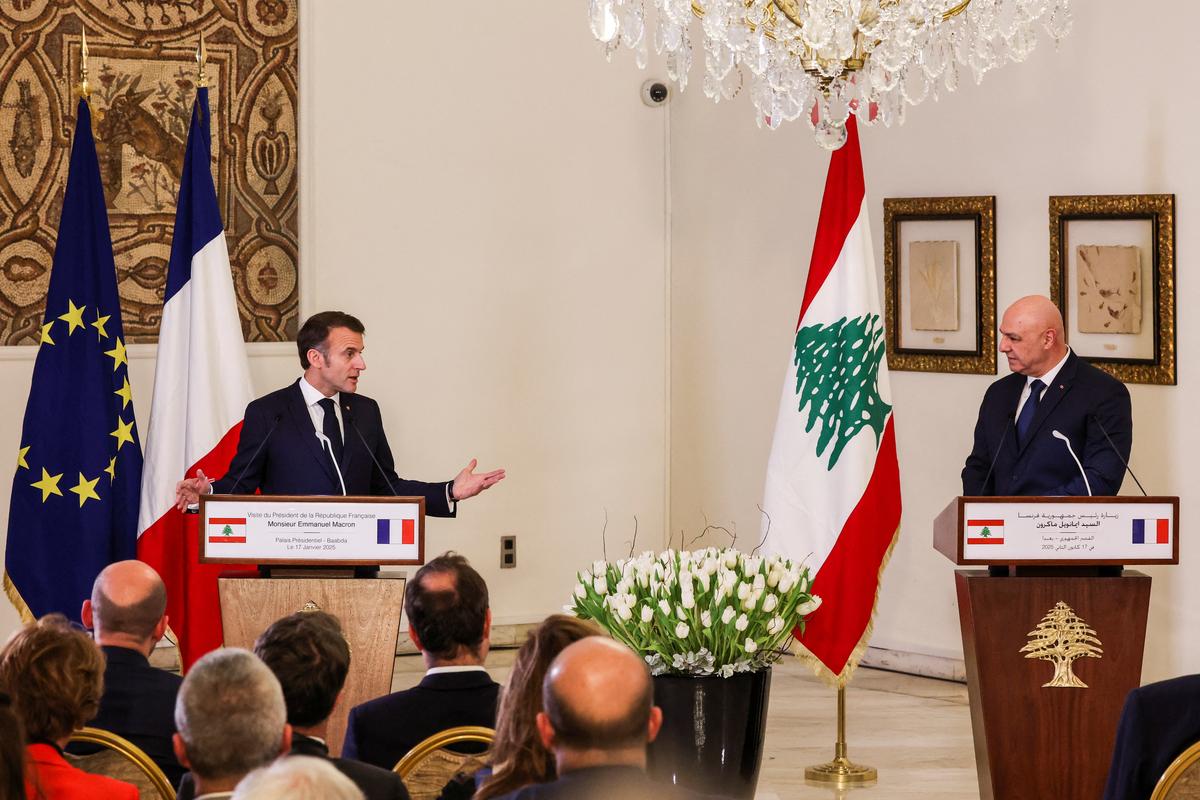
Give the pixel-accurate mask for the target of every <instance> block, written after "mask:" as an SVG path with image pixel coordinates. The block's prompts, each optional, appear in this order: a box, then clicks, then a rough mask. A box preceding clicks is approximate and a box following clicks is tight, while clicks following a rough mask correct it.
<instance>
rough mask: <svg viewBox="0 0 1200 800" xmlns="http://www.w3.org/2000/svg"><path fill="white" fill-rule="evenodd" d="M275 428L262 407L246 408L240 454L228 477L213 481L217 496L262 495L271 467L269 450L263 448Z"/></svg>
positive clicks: (237, 455) (250, 406)
mask: <svg viewBox="0 0 1200 800" xmlns="http://www.w3.org/2000/svg"><path fill="white" fill-rule="evenodd" d="M273 426H274V420H272V419H268V417H267V412H266V411H265V410H264V409H263V406H262V404H261V403H259V402H257V401H256V402H253V403H251V404H250V405H248V406H246V414H245V417H244V418H243V421H242V433H241V435H240V436H239V437H238V446H237V452H236V453H235V454H234V456H233V460H232V461H230V462H229V469H228V470H226V472H225V475H224V477H222V478H220V479H219V480H215V481H213V484H212V491H213V494H254V493H255V492H256V491H258V489H259V487H260V486H261V485H262V479H263V474H264V472H265V471H266V464H267V449H266V448H265V447H261V445H262V444H263V442H264V441H266V438H267V437H268V436H270V435H271V428H272V427H273ZM238 476H241V477H240V479H239V477H238ZM235 483H236V484H237V486H236V487H235V486H234V484H235Z"/></svg>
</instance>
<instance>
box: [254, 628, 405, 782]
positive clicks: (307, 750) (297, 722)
mask: <svg viewBox="0 0 1200 800" xmlns="http://www.w3.org/2000/svg"><path fill="white" fill-rule="evenodd" d="M254 653H255V655H257V656H258V657H259V658H261V659H262V661H263V663H264V664H266V665H267V666H268V667H269V668H270V670H271V672H273V673H275V677H276V678H278V679H279V683H280V684H281V685H282V686H283V699H284V703H285V704H286V705H287V720H288V723H290V724H291V726H292V750H291V755H293V756H313V757H315V758H319V759H323V760H326V761H329V762H330V763H331V764H332V765H333V766H334V767H336V768H337V769H338V770H340V771H341V772H342V774H344V775H345V776H346V777H347V778H349V779H350V780H351V781H353V783H354V785H356V786H358V788H359V789H361V790H362V793H363V795H365V796H366V798H367V800H408V791H407V790H406V789H405V788H404V783H403V781H401V780H400V776H399V775H397V774H396V773H394V772H392V771H391V770H386V769H382V768H381V767H376V766H373V765H371V764H364V763H362V762H360V761H350V760H348V759H341V758H333V759H331V758H330V757H329V748H328V747H327V746H326V744H325V736H326V733H327V731H328V728H329V715H330V714H332V713H333V708H334V705H336V703H337V701H338V698H339V697H340V696H341V692H342V686H343V685H344V684H345V683H346V673H348V672H349V671H350V646H349V645H348V644H346V640H345V638H343V636H342V629H341V625H339V623H338V621H337V618H336V617H333V616H331V615H329V614H326V613H324V612H322V611H314V612H309V613H306V612H300V613H297V614H292V615H291V616H287V617H284V618H283V619H280V620H277V621H276V622H274V623H272V625H271V627H269V628H267V629H266V630H265V631H263V634H262V635H261V636H259V637H258V641H256V642H255V643H254ZM271 771H272V772H274V771H276V768H275V767H273V768H271ZM307 774H310V773H309V772H304V773H302V772H299V771H297V772H296V773H295V775H296V776H297V777H296V779H297V780H300V779H301V778H302V777H303V776H304V775H307ZM271 785H272V786H283V785H284V784H282V783H279V782H278V781H275V779H272V783H271ZM237 796H241V794H240V789H239V794H238V795H237ZM247 796H249V795H247ZM256 796H257V795H256ZM263 796H264V797H266V796H267V795H263ZM270 796H271V797H274V796H275V795H270ZM280 796H282V795H280ZM314 796H316V795H314Z"/></svg>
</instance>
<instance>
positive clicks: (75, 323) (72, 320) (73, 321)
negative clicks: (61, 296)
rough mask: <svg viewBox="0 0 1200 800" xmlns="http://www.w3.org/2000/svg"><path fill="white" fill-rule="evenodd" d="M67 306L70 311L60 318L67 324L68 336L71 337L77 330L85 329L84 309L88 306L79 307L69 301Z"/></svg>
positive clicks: (60, 315)
mask: <svg viewBox="0 0 1200 800" xmlns="http://www.w3.org/2000/svg"><path fill="white" fill-rule="evenodd" d="M67 306H68V307H69V308H70V310H69V311H67V313H65V314H59V315H58V318H59V319H61V320H62V321H63V322H65V323H67V336H70V335H71V334H72V333H74V332H75V329H76V328H82V327H83V324H84V323H83V309H85V308H87V306H82V307H81V306H77V305H75V301H73V300H68V301H67Z"/></svg>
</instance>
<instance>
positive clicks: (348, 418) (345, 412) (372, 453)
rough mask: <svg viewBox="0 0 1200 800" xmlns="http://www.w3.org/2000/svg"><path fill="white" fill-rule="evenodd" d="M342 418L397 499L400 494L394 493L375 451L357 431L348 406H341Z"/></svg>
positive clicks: (393, 488) (394, 490)
mask: <svg viewBox="0 0 1200 800" xmlns="http://www.w3.org/2000/svg"><path fill="white" fill-rule="evenodd" d="M342 416H343V417H345V419H346V421H347V422H349V423H350V427H351V428H354V432H355V433H356V434H358V440H359V441H360V442H362V446H363V449H364V450H366V451H367V455H369V456H370V457H371V460H372V461H373V462H375V466H376V467H377V468H378V469H379V474H380V475H382V476H383V482H384V483H386V484H387V487H388V488H389V489H391V490H392V496H393V497H399V496H400V493H399V492H397V491H396V487H395V486H392V480H391V478H389V477H388V475H387V471H386V470H385V469H384V468H383V465H382V464H380V463H379V459H377V458H376V457H375V451H374V450H372V449H371V446H370V445H368V444H367V437H365V436H363V435H362V431H360V430H359V429H358V423H356V422H355V421H354V414H353V413H351V411H350V406H349V405H343V406H342Z"/></svg>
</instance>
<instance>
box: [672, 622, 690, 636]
mask: <svg viewBox="0 0 1200 800" xmlns="http://www.w3.org/2000/svg"><path fill="white" fill-rule="evenodd" d="M691 632H692V629H691V628H689V627H688V626H687V623H686V622H681V623H679V624H678V625H676V626H675V635H676V636H678V637H679V638H680V639H686V638H687V635H688V634H689V633H691Z"/></svg>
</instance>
